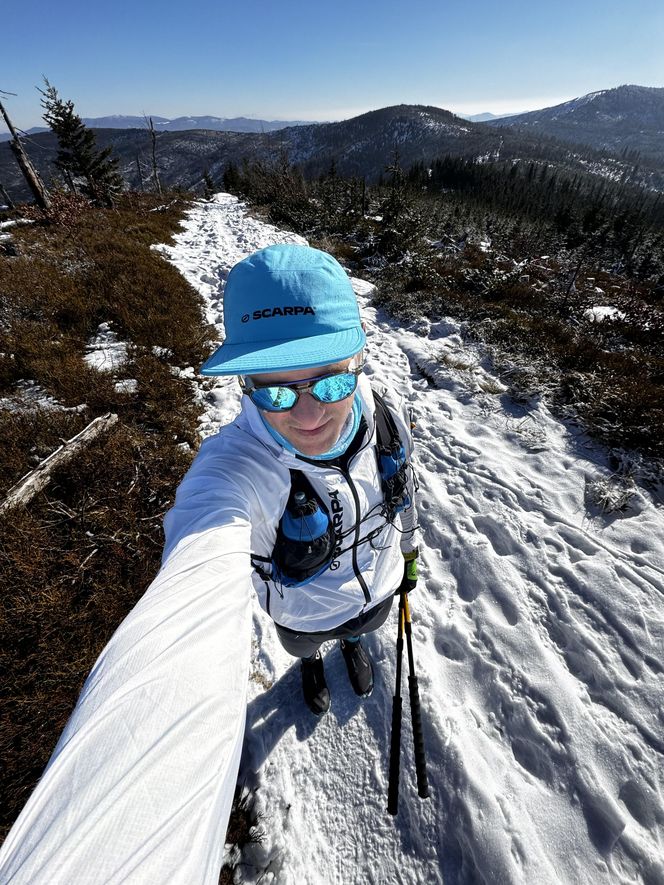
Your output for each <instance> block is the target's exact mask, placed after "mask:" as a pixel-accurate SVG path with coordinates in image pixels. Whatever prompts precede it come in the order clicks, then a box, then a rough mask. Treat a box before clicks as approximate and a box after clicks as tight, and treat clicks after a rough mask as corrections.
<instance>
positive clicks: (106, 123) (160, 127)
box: [0, 114, 311, 141]
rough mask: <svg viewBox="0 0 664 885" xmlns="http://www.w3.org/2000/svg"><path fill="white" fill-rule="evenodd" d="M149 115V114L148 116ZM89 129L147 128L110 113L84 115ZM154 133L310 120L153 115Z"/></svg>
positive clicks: (268, 127) (4, 136) (263, 127)
mask: <svg viewBox="0 0 664 885" xmlns="http://www.w3.org/2000/svg"><path fill="white" fill-rule="evenodd" d="M148 116H149V115H148ZM83 122H84V123H85V125H86V126H89V127H90V129H146V128H147V123H146V120H145V117H136V116H128V115H126V114H112V115H111V116H110V117H83ZM152 123H153V125H154V128H155V129H156V130H157V132H184V131H186V130H189V129H207V130H209V131H210V132H274V131H276V130H277V129H285V128H286V127H287V126H310V125H311V121H310V120H255V119H254V118H253V117H210V116H204V117H175V118H170V117H154V116H153V117H152ZM26 131H27V134H28V135H36V134H37V133H39V132H48V129H47V127H46V126H33V127H32V128H31V129H28V130H26ZM10 138H11V135H10V134H9V132H0V141H9V139H10Z"/></svg>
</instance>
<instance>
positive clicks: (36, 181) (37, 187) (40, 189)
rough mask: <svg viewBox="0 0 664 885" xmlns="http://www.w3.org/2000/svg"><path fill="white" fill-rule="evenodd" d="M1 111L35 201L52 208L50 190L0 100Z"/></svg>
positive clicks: (11, 146) (45, 207)
mask: <svg viewBox="0 0 664 885" xmlns="http://www.w3.org/2000/svg"><path fill="white" fill-rule="evenodd" d="M0 113H1V114H2V116H3V117H4V118H5V123H6V124H7V128H8V129H9V131H10V132H11V134H12V136H13V140H12V141H11V142H10V144H9V147H10V148H11V149H12V152H13V154H14V156H15V157H16V162H17V163H18V165H19V168H20V170H21V172H22V173H23V177H24V178H25V180H26V181H27V183H28V187H29V188H30V190H31V191H32V194H33V196H34V198H35V201H36V203H37V205H38V206H40V207H41V208H42V209H50V208H51V200H50V198H49V195H48V191H47V190H46V188H45V187H44V185H43V183H42V180H41V178H40V177H39V174H38V173H37V170H36V169H35V167H34V166H33V165H32V162H31V161H30V157H28V155H27V154H26V152H25V151H24V150H23V145H22V144H21V140H20V138H19V137H18V133H17V132H16V129H15V128H14V124H13V123H12V121H11V120H10V119H9V114H8V113H7V111H6V110H5V108H4V105H3V104H2V102H1V101H0Z"/></svg>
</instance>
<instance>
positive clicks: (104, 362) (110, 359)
mask: <svg viewBox="0 0 664 885" xmlns="http://www.w3.org/2000/svg"><path fill="white" fill-rule="evenodd" d="M84 359H85V362H86V363H87V364H88V365H89V366H90V367H91V368H93V369H97V370H98V371H99V372H115V371H116V369H119V368H120V367H121V366H123V365H124V364H125V363H126V362H127V345H126V343H125V342H124V341H119V340H118V336H117V333H116V332H114V331H113V329H111V323H100V324H99V326H98V328H97V334H96V335H93V336H92V337H91V338H90V340H89V341H88V343H87V347H86V354H85V358H84Z"/></svg>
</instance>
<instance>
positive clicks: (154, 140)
mask: <svg viewBox="0 0 664 885" xmlns="http://www.w3.org/2000/svg"><path fill="white" fill-rule="evenodd" d="M150 138H151V139H152V177H153V178H154V181H155V184H156V185H157V193H158V194H159V196H160V197H161V196H163V193H164V192H163V191H162V189H161V181H159V172H158V170H157V133H156V132H155V131H154V126H153V124H152V117H150Z"/></svg>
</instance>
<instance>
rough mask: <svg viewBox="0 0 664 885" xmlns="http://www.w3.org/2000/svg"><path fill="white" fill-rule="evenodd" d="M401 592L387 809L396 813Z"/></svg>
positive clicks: (398, 755) (399, 747) (402, 605)
mask: <svg viewBox="0 0 664 885" xmlns="http://www.w3.org/2000/svg"><path fill="white" fill-rule="evenodd" d="M405 596H406V594H405V593H404V592H403V591H402V592H401V593H400V594H399V631H398V633H397V684H396V688H395V690H394V697H393V699H392V738H391V740H390V780H389V785H388V788H387V810H388V813H389V814H396V813H397V808H398V805H399V766H400V756H401V660H402V658H403V633H404V621H405V614H404V597H405Z"/></svg>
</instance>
